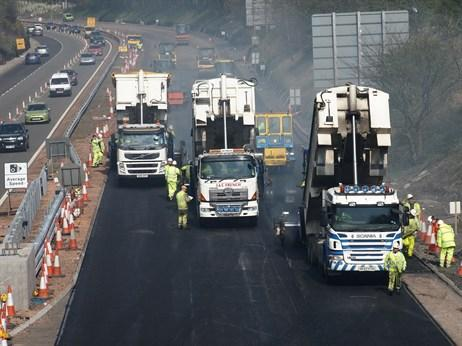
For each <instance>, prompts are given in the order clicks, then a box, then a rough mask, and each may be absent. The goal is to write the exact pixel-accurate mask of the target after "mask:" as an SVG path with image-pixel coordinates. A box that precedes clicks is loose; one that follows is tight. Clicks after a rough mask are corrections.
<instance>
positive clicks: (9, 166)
mask: <svg viewBox="0 0 462 346" xmlns="http://www.w3.org/2000/svg"><path fill="white" fill-rule="evenodd" d="M4 168H5V189H6V190H7V191H8V215H10V213H11V211H12V210H13V209H12V207H11V193H13V192H14V190H15V189H27V162H15V163H5V166H4Z"/></svg>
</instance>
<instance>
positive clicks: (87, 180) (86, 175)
mask: <svg viewBox="0 0 462 346" xmlns="http://www.w3.org/2000/svg"><path fill="white" fill-rule="evenodd" d="M85 185H86V186H87V187H91V186H90V179H89V177H88V172H85Z"/></svg>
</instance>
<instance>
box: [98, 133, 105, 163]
mask: <svg viewBox="0 0 462 346" xmlns="http://www.w3.org/2000/svg"><path fill="white" fill-rule="evenodd" d="M98 140H99V147H100V149H101V153H102V154H103V156H104V153H105V152H106V147H105V146H104V139H103V135H102V134H101V133H100V134H98ZM101 163H102V162H101Z"/></svg>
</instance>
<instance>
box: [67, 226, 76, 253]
mask: <svg viewBox="0 0 462 346" xmlns="http://www.w3.org/2000/svg"><path fill="white" fill-rule="evenodd" d="M69 250H77V239H76V238H75V231H74V230H72V232H71V238H70V239H69Z"/></svg>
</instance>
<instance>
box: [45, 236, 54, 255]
mask: <svg viewBox="0 0 462 346" xmlns="http://www.w3.org/2000/svg"><path fill="white" fill-rule="evenodd" d="M45 244H46V247H47V252H48V253H49V254H52V253H53V248H52V247H51V242H50V241H49V240H48V238H47V239H46V240H45Z"/></svg>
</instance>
